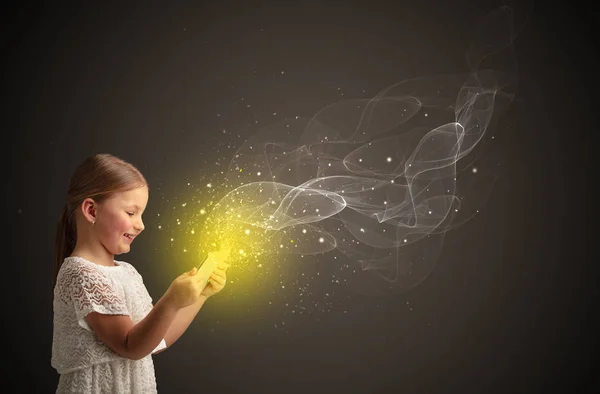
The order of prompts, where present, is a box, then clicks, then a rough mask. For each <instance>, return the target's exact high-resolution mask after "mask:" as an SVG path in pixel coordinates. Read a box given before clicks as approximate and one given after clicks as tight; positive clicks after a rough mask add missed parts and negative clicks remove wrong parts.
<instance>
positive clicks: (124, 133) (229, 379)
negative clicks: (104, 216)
mask: <svg viewBox="0 0 600 394" xmlns="http://www.w3.org/2000/svg"><path fill="white" fill-rule="evenodd" d="M496 6H498V3H495V2H493V1H402V2H378V1H368V2H325V1H323V2H317V1H307V2H303V1H297V2H272V3H271V4H268V3H264V2H263V3H253V4H249V3H248V4H241V3H233V2H228V1H221V2H218V4H217V2H209V3H201V2H198V3H197V4H195V5H190V4H187V5H181V4H180V5H171V4H170V3H169V5H167V2H164V3H162V4H160V5H159V3H154V4H152V5H149V4H137V5H133V3H129V2H127V4H120V5H119V4H117V3H116V2H113V3H111V5H104V4H100V3H99V4H96V5H81V4H75V3H74V4H71V5H69V6H65V5H62V6H58V5H55V4H47V5H45V6H34V5H21V6H19V7H16V6H13V8H11V9H9V10H7V11H8V12H6V13H5V15H4V18H5V19H6V21H5V23H4V24H3V26H2V30H3V34H2V45H3V50H2V52H3V58H4V61H3V63H4V66H5V70H4V77H5V81H4V83H3V91H4V96H5V97H4V99H5V100H4V102H5V104H4V106H3V107H4V108H3V110H4V111H3V112H4V114H5V115H4V117H3V118H4V122H5V126H4V127H5V131H6V134H5V135H6V137H5V138H6V139H7V141H8V143H7V145H4V150H5V151H6V155H5V160H8V161H9V162H10V163H9V174H8V179H7V182H6V183H5V185H4V186H3V188H4V197H5V199H6V201H7V205H5V207H6V208H5V218H7V219H8V221H7V224H6V228H5V229H6V232H8V233H10V237H8V240H9V243H8V245H7V246H6V247H5V249H6V250H8V251H9V253H8V256H7V257H6V258H5V260H4V264H5V268H6V269H5V271H4V272H5V276H4V281H5V287H4V291H5V292H6V295H5V297H4V298H3V302H4V306H5V308H4V313H5V315H4V317H5V319H4V322H3V325H4V329H6V333H5V336H4V338H3V341H4V349H5V352H4V358H5V360H7V361H8V363H9V364H10V365H11V366H16V367H17V368H18V369H20V370H22V371H23V372H24V374H25V375H24V376H25V378H22V377H21V378H16V376H15V375H14V374H12V373H11V374H10V376H7V378H4V379H3V382H6V383H2V384H3V385H7V386H9V387H12V385H13V384H17V382H18V383H19V385H20V387H21V389H22V390H18V391H19V392H20V391H23V392H25V391H28V392H29V391H33V392H53V390H54V389H55V387H56V384H57V381H58V375H57V374H56V372H55V371H54V370H53V369H52V368H51V366H50V355H51V343H52V308H51V291H52V289H51V282H52V281H51V275H52V257H53V242H54V230H55V223H56V220H57V218H58V212H59V209H60V208H61V207H62V204H63V202H64V200H63V198H64V193H65V192H66V187H67V184H68V178H69V176H70V174H71V172H72V170H73V169H74V166H75V165H76V164H77V163H79V162H80V161H81V160H82V159H83V158H84V157H86V156H88V155H90V154H93V153H98V152H109V153H113V154H116V155H119V156H122V157H123V158H125V159H127V160H128V161H131V162H133V163H134V164H136V165H137V166H138V167H139V168H140V169H141V170H142V171H143V172H144V174H145V175H146V176H147V177H148V179H149V181H150V182H151V184H153V185H161V186H162V188H161V191H160V193H159V192H156V193H155V192H153V191H152V190H151V197H150V202H149V207H148V209H149V210H151V211H152V212H160V210H161V209H163V208H164V207H167V206H168V204H167V203H165V204H164V205H161V204H162V203H161V201H164V200H161V199H160V198H158V197H155V196H159V195H161V194H162V196H163V197H164V198H166V199H168V198H169V196H172V195H174V194H175V193H176V190H177V188H178V187H179V186H180V183H181V182H182V181H183V179H185V177H186V176H188V175H191V174H193V173H194V172H195V171H199V170H200V169H202V170H203V171H206V170H207V165H206V164H205V163H204V159H205V157H206V156H207V155H209V154H210V153H211V152H210V145H207V144H206V141H207V139H208V138H214V137H215V134H216V133H219V132H220V130H221V129H222V128H230V129H237V130H245V131H244V132H247V133H251V132H252V131H253V130H254V129H252V128H246V129H244V127H245V126H244V125H245V124H247V123H249V120H250V119H259V120H260V121H261V124H267V123H268V122H270V121H271V120H272V119H273V118H274V117H273V115H272V113H273V112H277V113H278V114H281V117H286V116H287V117H291V116H295V115H296V114H303V115H310V114H313V113H314V112H315V111H317V110H319V109H320V108H322V107H324V106H326V105H327V104H329V103H331V102H333V101H336V100H338V99H340V98H341V97H340V90H338V88H341V89H342V91H343V92H344V97H348V98H351V97H361V98H366V97H372V95H374V94H376V93H377V92H378V91H379V90H381V89H383V88H385V87H387V86H389V85H391V84H393V83H395V82H398V81H401V80H403V79H405V78H407V77H411V76H415V75H431V74H434V73H440V72H453V71H464V70H465V63H464V53H465V45H466V44H467V43H468V41H469V38H470V33H471V30H470V29H472V28H473V26H474V23H475V22H476V21H477V20H479V19H480V18H482V17H483V16H484V15H485V14H486V13H487V12H489V11H491V10H493V9H494V8H495V7H496ZM590 15H591V11H589V12H588V10H583V9H581V10H579V11H578V12H575V11H573V10H570V9H568V7H565V6H564V4H558V3H557V4H555V5H548V4H546V3H543V4H542V3H540V4H536V5H535V6H534V9H533V12H532V14H531V15H530V19H529V21H528V22H527V24H526V25H525V26H524V28H523V30H522V31H521V33H520V35H519V36H518V38H517V40H516V42H515V48H516V53H517V59H518V61H519V67H520V69H519V78H520V84H519V90H518V100H516V101H515V102H514V103H513V107H512V108H511V112H510V113H509V114H507V120H506V123H505V124H504V126H505V128H504V129H503V130H502V133H499V134H498V138H497V140H496V142H495V143H494V144H493V145H492V146H491V147H490V149H491V152H492V154H494V155H496V156H497V157H498V160H500V161H501V162H502V163H503V164H502V165H503V167H502V173H501V176H500V178H499V179H498V181H497V183H496V185H495V187H494V191H493V193H492V195H491V196H490V199H489V201H488V202H487V203H486V205H485V206H484V207H483V209H482V210H481V212H480V214H479V215H478V216H476V217H475V218H474V219H473V220H472V221H471V222H470V223H468V224H467V225H466V226H463V227H461V228H459V229H458V230H456V231H455V232H451V233H449V234H448V237H447V242H446V244H445V245H444V249H443V252H442V255H441V257H440V260H439V263H438V265H437V267H436V269H435V270H434V271H433V272H432V274H431V275H430V276H429V278H428V279H427V280H426V281H425V282H424V283H423V284H422V285H420V286H419V287H417V288H415V289H414V290H413V291H411V292H409V293H407V294H404V295H401V296H396V297H392V298H380V299H371V298H360V297H358V298H354V301H353V304H352V305H351V311H352V313H349V314H348V315H346V316H344V315H340V314H339V313H331V314H327V313H324V314H323V315H322V316H321V317H320V318H319V319H315V318H314V317H313V318H308V317H307V319H306V320H305V321H303V322H302V321H298V322H297V323H296V324H295V325H293V326H292V327H290V328H289V329H288V330H277V329H273V319H275V317H273V316H275V315H276V314H273V315H265V316H264V318H261V319H256V321H254V322H253V323H252V325H250V324H248V325H245V324H243V322H244V319H236V318H232V317H230V316H228V315H227V314H226V313H224V312H222V311H221V310H220V309H219V305H221V304H220V303H224V302H226V301H225V300H224V298H221V299H220V300H217V299H215V300H214V302H213V304H211V305H207V306H206V307H205V310H203V311H202V312H201V314H200V315H199V317H198V320H197V321H195V322H194V323H193V324H192V327H191V328H190V331H188V332H187V333H186V335H185V336H184V337H183V338H182V339H181V340H180V342H178V343H177V344H176V345H175V346H174V347H173V348H172V349H170V350H168V351H167V352H165V353H162V354H160V355H158V356H156V357H155V365H156V375H157V381H158V387H159V392H161V393H190V392H205V391H215V392H222V393H249V392H258V393H292V392H293V393H295V392H312V393H326V392H327V393H329V392H336V393H338V392H339V393H454V392H461V393H506V392H511V393H542V392H543V393H547V392H582V389H583V387H584V386H585V385H586V384H593V385H594V386H596V388H597V383H595V382H593V381H592V377H593V375H594V372H596V371H597V368H594V364H593V360H594V359H595V352H596V351H597V339H596V337H595V331H594V329H595V327H596V323H597V311H596V310H595V309H594V306H595V301H597V297H598V292H599V289H598V279H597V278H598V277H597V276H596V271H595V270H592V266H591V264H590V262H591V260H592V257H591V255H590V252H588V250H586V247H587V246H588V245H589V244H588V243H587V242H585V241H584V240H585V236H586V233H587V232H588V231H589V230H591V226H589V224H588V222H587V221H588V217H589V216H591V215H592V213H593V211H594V207H593V205H591V201H592V199H591V197H589V195H588V191H591V188H592V187H593V186H594V185H593V181H592V178H591V175H588V174H587V172H588V168H590V167H589V164H588V163H589V161H590V160H589V159H590V157H591V147H592V146H593V144H592V143H591V142H588V141H587V138H588V137H589V136H590V135H591V131H592V130H594V128H593V127H595V126H592V125H593V121H594V120H595V119H597V116H596V114H595V113H594V112H593V110H592V102H590V101H588V98H591V94H592V93H593V88H592V87H591V86H592V85H591V84H592V81H593V80H594V79H595V77H594V74H593V73H592V59H593V57H594V56H595V52H596V50H597V49H596V47H595V46H594V45H592V38H591V35H590V32H591V31H592V30H593V23H594V22H593V21H590V18H589V16H590ZM261 29H262V30H261ZM281 70H284V71H285V74H283V75H282V74H281V73H280V71H281ZM232 86H233V88H232ZM363 90H365V92H363ZM240 97H245V98H247V100H251V102H252V105H253V108H254V109H253V111H252V113H251V114H249V113H247V112H243V111H240V110H238V109H234V108H233V107H232V103H233V102H236V101H237V102H238V103H239V100H240ZM216 114H221V116H220V117H217V116H216ZM181 130H183V132H182V131H181ZM208 168H210V167H208ZM152 193H154V194H152ZM165 196H166V197H165ZM153 199H154V200H153ZM573 201H576V202H573ZM136 242H139V244H138V245H136V246H137V248H136V247H134V248H133V250H132V252H131V253H130V255H128V256H127V260H129V261H131V262H132V263H134V265H136V267H137V268H138V270H139V271H140V273H142V275H143V276H144V278H145V279H146V281H147V285H148V288H149V291H150V293H151V294H152V296H153V297H154V298H155V299H156V298H157V297H160V295H161V294H162V292H163V291H164V290H165V289H166V286H168V282H169V280H170V279H172V278H164V277H159V276H158V275H157V274H156V269H155V267H154V266H153V264H156V263H148V262H152V261H155V260H156V259H157V258H160V259H162V258H168V254H165V255H160V256H157V255H156V254H155V253H154V250H153V248H152V247H151V245H149V244H144V241H143V240H142V239H140V240H139V241H136ZM153 259H154V260H153ZM136 262H138V264H136ZM142 262H144V263H142ZM228 294H230V293H228ZM224 296H225V295H224ZM203 312H204V313H203ZM270 313H272V312H270ZM215 321H219V324H218V325H215ZM208 327H211V328H213V329H214V328H215V327H217V328H216V329H214V331H210V330H209V329H208ZM6 372H9V371H8V370H5V373H6ZM591 391H594V390H591ZM11 392H15V391H13V390H11Z"/></svg>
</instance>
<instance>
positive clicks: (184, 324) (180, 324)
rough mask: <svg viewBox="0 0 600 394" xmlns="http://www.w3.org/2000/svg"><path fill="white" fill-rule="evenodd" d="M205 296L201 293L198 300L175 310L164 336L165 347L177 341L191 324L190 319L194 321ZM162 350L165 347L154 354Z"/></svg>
mask: <svg viewBox="0 0 600 394" xmlns="http://www.w3.org/2000/svg"><path fill="white" fill-rule="evenodd" d="M207 298H208V297H206V296H204V295H201V296H200V300H198V301H197V302H196V303H194V304H192V305H190V306H186V307H185V308H182V309H180V310H178V311H177V314H176V315H175V318H174V319H173V323H171V325H170V326H169V328H168V329H167V333H166V334H165V337H164V338H165V342H166V344H167V347H170V346H171V345H172V344H174V343H175V342H177V340H178V339H179V338H181V336H182V335H183V333H184V332H185V331H186V330H187V329H188V327H189V326H190V324H192V321H194V319H195V318H196V315H197V314H198V312H199V311H200V309H201V308H202V306H203V305H204V302H205V301H206V300H207ZM164 350H165V349H162V350H159V351H158V352H156V353H155V354H158V353H160V352H162V351H164Z"/></svg>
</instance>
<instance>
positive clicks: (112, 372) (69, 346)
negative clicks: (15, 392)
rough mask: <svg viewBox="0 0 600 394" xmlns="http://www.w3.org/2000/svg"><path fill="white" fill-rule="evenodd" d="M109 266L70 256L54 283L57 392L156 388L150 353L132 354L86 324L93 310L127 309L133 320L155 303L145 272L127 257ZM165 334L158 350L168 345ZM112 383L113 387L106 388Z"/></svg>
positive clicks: (114, 312)
mask: <svg viewBox="0 0 600 394" xmlns="http://www.w3.org/2000/svg"><path fill="white" fill-rule="evenodd" d="M115 264H117V265H116V266H114V267H105V266H101V265H98V264H95V263H93V262H90V261H87V260H85V259H83V258H80V257H67V258H66V259H65V261H64V263H63V265H62V266H61V269H60V271H59V273H58V277H57V281H56V286H55V288H54V302H53V307H54V333H53V343H52V360H51V364H52V367H54V368H55V369H56V370H57V371H58V373H59V374H61V376H60V381H59V388H58V390H57V392H85V393H92V392H119V393H125V392H130V391H129V390H134V391H131V392H144V393H146V392H155V391H156V381H155V376H154V365H153V362H152V357H151V355H148V356H146V357H145V358H143V359H142V360H129V359H125V358H123V357H121V356H119V355H118V354H117V353H115V352H114V351H113V350H112V349H110V348H109V347H108V346H106V345H105V344H104V343H103V342H102V341H100V339H98V338H97V336H96V335H95V334H94V332H93V331H92V330H91V328H90V327H89V326H88V324H87V321H86V319H85V316H87V314H89V313H90V312H98V313H102V314H112V315H128V316H130V318H131V320H132V321H133V322H134V324H136V323H138V322H139V321H141V320H142V319H143V318H144V317H145V316H146V315H147V314H148V313H149V312H150V310H151V309H152V306H153V305H152V298H151V297H150V295H149V294H148V291H147V289H146V287H145V286H144V283H143V280H142V277H141V275H140V274H139V273H138V272H137V270H136V269H135V268H134V267H133V266H132V265H131V264H129V263H126V262H122V261H115ZM165 347H166V344H165V342H164V340H163V341H162V342H161V344H160V345H159V346H158V347H157V348H156V349H155V350H154V352H157V351H158V350H160V349H164V348H165ZM107 388H110V389H107Z"/></svg>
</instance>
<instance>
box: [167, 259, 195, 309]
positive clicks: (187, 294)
mask: <svg viewBox="0 0 600 394" xmlns="http://www.w3.org/2000/svg"><path fill="white" fill-rule="evenodd" d="M197 271H198V269H197V268H196V267H194V268H192V269H191V270H190V271H188V272H185V273H183V274H181V275H179V276H178V277H177V278H175V280H174V281H173V283H171V286H169V288H168V289H167V292H166V294H167V295H168V297H169V299H170V300H171V302H173V305H174V306H175V307H176V308H177V309H181V308H185V307H186V306H188V305H192V304H194V303H196V302H197V301H198V300H199V299H200V296H201V293H202V278H201V277H200V275H196V273H197Z"/></svg>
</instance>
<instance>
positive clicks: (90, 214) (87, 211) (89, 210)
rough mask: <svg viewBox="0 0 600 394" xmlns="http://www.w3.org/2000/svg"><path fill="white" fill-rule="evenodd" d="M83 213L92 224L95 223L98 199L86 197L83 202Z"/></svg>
mask: <svg viewBox="0 0 600 394" xmlns="http://www.w3.org/2000/svg"><path fill="white" fill-rule="evenodd" d="M81 213H82V214H83V217H84V218H85V220H87V221H88V222H89V223H90V224H94V223H95V222H96V215H97V214H98V205H97V204H96V201H94V200H92V199H91V198H86V199H85V200H83V202H82V203H81Z"/></svg>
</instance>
